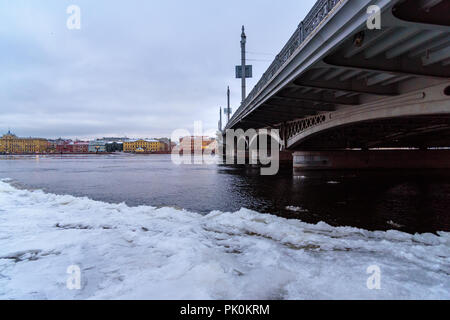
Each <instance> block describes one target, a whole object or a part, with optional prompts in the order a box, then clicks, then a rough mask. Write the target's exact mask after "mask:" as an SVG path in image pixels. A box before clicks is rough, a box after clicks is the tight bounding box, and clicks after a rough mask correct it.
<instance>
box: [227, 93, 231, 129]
mask: <svg viewBox="0 0 450 320" xmlns="http://www.w3.org/2000/svg"><path fill="white" fill-rule="evenodd" d="M227 108H228V109H227V116H228V119H227V120H228V122H230V116H231V106H230V87H228V88H227ZM228 122H227V123H228Z"/></svg>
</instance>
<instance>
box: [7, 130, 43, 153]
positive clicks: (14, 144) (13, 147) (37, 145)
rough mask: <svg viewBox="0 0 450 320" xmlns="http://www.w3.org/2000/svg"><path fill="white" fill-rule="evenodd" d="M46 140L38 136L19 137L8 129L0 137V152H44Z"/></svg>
mask: <svg viewBox="0 0 450 320" xmlns="http://www.w3.org/2000/svg"><path fill="white" fill-rule="evenodd" d="M47 149H48V142H47V140H45V139H40V138H19V137H17V136H16V135H14V134H12V133H11V132H10V131H8V133H7V134H5V135H4V136H3V137H1V138H0V153H7V154H15V153H21V154H23V153H45V152H47Z"/></svg>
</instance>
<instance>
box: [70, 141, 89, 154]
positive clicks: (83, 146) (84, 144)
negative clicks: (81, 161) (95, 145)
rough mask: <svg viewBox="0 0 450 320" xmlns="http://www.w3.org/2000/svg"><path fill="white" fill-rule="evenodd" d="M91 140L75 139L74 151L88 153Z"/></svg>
mask: <svg viewBox="0 0 450 320" xmlns="http://www.w3.org/2000/svg"><path fill="white" fill-rule="evenodd" d="M88 152H89V141H75V142H74V143H73V153H88Z"/></svg>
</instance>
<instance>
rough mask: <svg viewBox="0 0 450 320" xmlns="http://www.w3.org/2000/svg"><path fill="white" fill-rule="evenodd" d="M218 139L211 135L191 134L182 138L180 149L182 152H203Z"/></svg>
mask: <svg viewBox="0 0 450 320" xmlns="http://www.w3.org/2000/svg"><path fill="white" fill-rule="evenodd" d="M215 142H216V139H214V138H210V137H200V136H190V137H183V138H180V149H181V151H182V152H186V153H189V152H190V153H191V154H194V153H195V152H196V151H197V152H203V151H205V150H206V149H208V148H210V145H211V144H212V143H215Z"/></svg>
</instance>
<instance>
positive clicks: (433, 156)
mask: <svg viewBox="0 0 450 320" xmlns="http://www.w3.org/2000/svg"><path fill="white" fill-rule="evenodd" d="M344 169H450V150H369V151H354V150H343V151H298V152H295V153H294V174H295V173H296V172H298V171H304V170H344Z"/></svg>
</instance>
